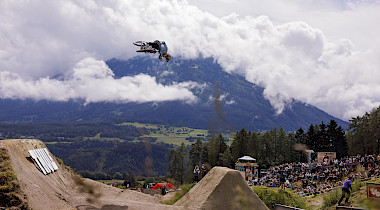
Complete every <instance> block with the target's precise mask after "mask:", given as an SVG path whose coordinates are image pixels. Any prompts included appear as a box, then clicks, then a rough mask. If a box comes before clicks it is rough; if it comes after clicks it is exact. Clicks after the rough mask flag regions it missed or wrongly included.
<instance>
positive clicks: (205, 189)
mask: <svg viewBox="0 0 380 210" xmlns="http://www.w3.org/2000/svg"><path fill="white" fill-rule="evenodd" d="M174 205H175V206H182V207H187V208H189V207H190V208H197V209H198V208H200V209H259V210H265V209H268V210H269V208H268V207H267V206H266V205H265V204H264V203H263V202H262V201H261V200H260V198H259V197H258V196H257V195H256V193H255V192H254V191H253V190H252V188H251V187H249V186H248V185H247V183H246V182H245V180H244V178H243V177H242V176H241V174H240V172H239V171H236V170H232V169H229V168H225V167H214V168H212V169H211V170H210V172H209V173H207V175H206V176H205V177H203V179H202V180H201V181H200V182H199V183H198V184H196V185H195V186H194V187H193V188H192V189H191V190H190V191H189V192H188V193H187V194H186V195H185V196H183V197H182V198H181V199H179V200H178V201H177V202H176V203H175V204H174Z"/></svg>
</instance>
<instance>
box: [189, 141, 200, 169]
mask: <svg viewBox="0 0 380 210" xmlns="http://www.w3.org/2000/svg"><path fill="white" fill-rule="evenodd" d="M202 150H203V143H202V140H201V139H200V138H198V140H197V141H196V142H195V143H193V144H191V149H190V152H189V158H190V161H191V163H192V166H196V165H198V166H200V165H201V160H202V152H203V151H202Z"/></svg>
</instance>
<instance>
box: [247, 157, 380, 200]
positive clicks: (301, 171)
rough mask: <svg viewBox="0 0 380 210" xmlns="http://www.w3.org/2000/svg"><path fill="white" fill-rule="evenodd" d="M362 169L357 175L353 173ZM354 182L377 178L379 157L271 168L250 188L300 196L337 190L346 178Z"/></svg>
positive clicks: (350, 158) (379, 169)
mask: <svg viewBox="0 0 380 210" xmlns="http://www.w3.org/2000/svg"><path fill="white" fill-rule="evenodd" d="M358 167H362V168H363V170H361V172H359V171H358V170H356V169H357V168H358ZM349 175H350V176H352V178H353V180H355V179H364V178H370V177H371V176H379V175H380V155H378V156H376V155H365V156H360V155H357V156H350V157H344V158H341V159H335V158H334V159H332V160H330V159H329V158H324V159H323V161H322V162H316V161H314V162H312V163H309V164H308V163H301V162H298V163H287V164H282V165H279V166H275V167H271V168H269V169H268V170H267V173H266V175H265V176H263V177H261V178H259V179H255V180H254V181H253V184H254V185H261V186H268V187H282V186H284V187H287V188H290V189H292V190H294V192H295V193H297V194H299V195H300V196H309V195H313V194H320V193H323V192H326V191H330V190H331V189H333V188H334V187H337V186H341V185H342V180H344V178H345V177H347V176H349Z"/></svg>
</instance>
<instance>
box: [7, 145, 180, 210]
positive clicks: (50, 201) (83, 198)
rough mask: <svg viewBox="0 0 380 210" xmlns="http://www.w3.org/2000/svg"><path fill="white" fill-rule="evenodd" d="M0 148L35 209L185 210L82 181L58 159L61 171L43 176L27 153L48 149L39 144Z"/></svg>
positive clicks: (128, 191)
mask: <svg viewBox="0 0 380 210" xmlns="http://www.w3.org/2000/svg"><path fill="white" fill-rule="evenodd" d="M0 147H3V148H6V149H7V153H8V155H9V156H10V160H11V165H12V167H13V171H14V173H15V174H16V176H17V179H18V181H19V183H20V187H21V190H22V191H23V193H24V194H26V196H27V202H28V204H29V206H30V207H31V208H32V209H36V210H45V209H46V210H54V209H60V210H63V209H86V210H89V209H91V210H95V209H102V210H106V209H113V210H121V209H128V210H130V209H183V207H179V206H169V205H164V204H161V203H160V200H159V199H158V198H156V197H153V196H150V195H147V194H143V193H140V192H136V191H132V190H121V189H118V188H115V187H111V186H108V185H105V184H102V183H99V182H96V181H93V180H90V179H82V178H79V177H78V176H77V175H75V174H74V173H73V172H72V171H71V170H69V169H66V168H65V166H63V165H60V164H58V162H57V161H56V160H55V158H53V159H54V161H55V162H56V164H58V170H57V171H55V172H53V173H51V174H48V175H44V174H43V173H42V172H41V171H40V170H39V168H38V167H37V166H36V165H35V163H34V162H33V160H32V159H31V158H29V157H30V155H29V153H28V150H32V149H40V148H46V146H45V144H44V143H43V142H42V141H40V140H33V139H12V140H0ZM50 155H51V154H50ZM52 157H53V156H52Z"/></svg>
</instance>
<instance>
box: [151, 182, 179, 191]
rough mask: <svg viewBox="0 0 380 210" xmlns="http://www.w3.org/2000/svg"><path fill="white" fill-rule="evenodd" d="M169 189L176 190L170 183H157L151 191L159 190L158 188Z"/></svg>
mask: <svg viewBox="0 0 380 210" xmlns="http://www.w3.org/2000/svg"><path fill="white" fill-rule="evenodd" d="M165 186H166V187H169V188H171V189H174V190H175V189H176V188H175V187H174V186H173V185H172V184H170V183H157V184H156V185H154V187H153V189H155V190H156V189H159V188H163V187H165Z"/></svg>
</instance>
